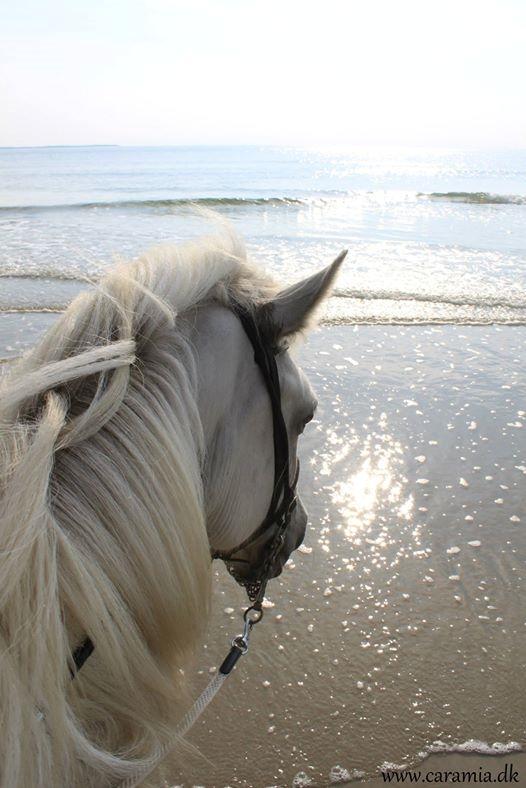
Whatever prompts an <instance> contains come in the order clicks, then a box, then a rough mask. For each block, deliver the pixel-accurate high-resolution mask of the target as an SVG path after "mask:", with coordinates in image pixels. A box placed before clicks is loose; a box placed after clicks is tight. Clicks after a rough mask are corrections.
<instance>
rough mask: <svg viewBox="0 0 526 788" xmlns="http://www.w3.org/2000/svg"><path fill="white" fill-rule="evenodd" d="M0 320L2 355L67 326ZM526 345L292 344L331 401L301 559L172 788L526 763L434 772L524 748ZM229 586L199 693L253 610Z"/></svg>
mask: <svg viewBox="0 0 526 788" xmlns="http://www.w3.org/2000/svg"><path fill="white" fill-rule="evenodd" d="M2 318H3V319H2V326H1V327H2V329H3V331H2V334H1V340H2V341H1V353H0V356H1V357H3V358H5V357H11V356H13V355H16V354H17V353H19V352H20V350H21V349H23V348H24V347H27V346H28V345H30V344H32V343H33V342H34V341H35V338H36V337H37V336H38V335H39V334H40V333H41V331H42V330H43V329H44V328H45V327H46V326H47V325H49V324H50V323H51V322H52V321H53V320H54V319H55V315H53V314H42V313H40V314H34V315H32V314H25V315H23V316H20V315H7V314H6V315H3V316H2ZM525 339H526V329H525V328H520V327H510V326H507V327H505V326H501V327H499V326H487V327H482V326H477V327H469V326H452V325H444V326H413V327H407V326H406V327H404V326H380V325H377V326H348V325H347V326H345V325H344V326H330V327H329V326H326V327H324V328H322V329H320V330H319V331H317V332H316V333H314V334H312V335H311V336H310V337H309V339H308V342H307V343H306V344H305V345H303V346H301V347H299V348H298V349H297V355H298V359H299V361H300V363H301V364H302V366H303V367H304V369H305V370H306V372H307V374H308V375H309V377H310V379H311V380H312V383H313V385H314V387H315V389H316V391H317V394H318V396H319V401H320V407H319V411H318V414H317V419H316V421H315V422H314V423H313V424H312V425H310V426H309V428H308V429H307V431H306V433H305V436H304V439H303V442H302V445H301V458H302V473H301V478H300V487H301V490H302V497H303V499H304V502H305V503H306V505H307V508H308V510H309V513H310V525H309V528H308V531H307V536H306V541H305V546H304V547H303V548H302V549H301V550H300V551H298V552H297V553H295V555H294V557H293V560H292V561H291V562H290V564H289V565H288V566H287V567H286V569H285V571H284V573H283V575H282V577H281V578H280V579H279V580H277V581H274V582H273V583H272V584H271V585H270V586H269V598H268V607H267V608H266V610H265V618H264V621H263V622H262V623H261V624H260V625H259V627H258V628H257V629H256V630H254V632H253V636H252V642H251V651H250V653H249V655H248V656H247V657H246V658H245V659H244V660H242V661H241V663H240V664H239V665H238V667H237V668H236V670H235V671H234V674H233V675H232V677H231V678H230V679H229V681H228V682H227V684H226V685H225V687H224V688H223V689H222V691H221V693H220V694H219V695H218V697H217V698H216V699H215V700H214V701H213V704H212V705H211V706H210V707H209V708H208V709H207V711H206V713H205V715H204V716H203V718H202V719H201V721H200V722H199V723H198V724H197V725H196V726H195V728H194V729H193V731H192V732H191V734H190V735H189V737H188V738H189V741H190V742H191V743H192V744H193V745H195V746H196V747H198V748H199V749H200V750H201V753H202V756H199V755H197V754H194V755H190V756H188V755H186V756H185V757H184V759H183V758H181V759H179V760H177V761H176V764H177V765H175V766H174V768H173V770H172V772H171V775H170V777H171V779H170V783H169V784H177V785H184V786H185V787H187V788H188V787H189V786H206V788H226V786H245V787H246V788H266V787H267V786H280V788H285V786H292V785H293V784H295V785H298V786H299V785H302V784H307V783H306V779H309V780H311V783H310V784H311V785H312V786H326V785H329V784H330V783H331V780H332V781H333V782H334V778H335V777H337V776H338V775H340V777H342V776H350V777H353V778H358V777H359V776H361V777H363V778H364V779H374V778H375V777H377V776H378V770H379V769H380V768H381V767H382V765H383V764H385V763H393V764H398V765H401V764H404V765H407V766H408V767H409V768H413V767H416V768H420V767H419V764H420V763H422V769H423V770H424V769H425V770H431V769H432V768H435V769H440V770H446V769H448V768H453V767H450V765H449V764H450V763H464V762H467V760H468V759H469V758H471V759H472V762H473V763H475V766H476V768H478V766H479V764H480V763H482V762H483V763H486V762H491V766H490V767H489V768H491V769H493V770H494V772H495V770H496V773H498V762H499V761H501V760H504V761H506V760H507V761H512V762H513V763H516V762H517V763H518V762H520V763H521V764H524V757H523V756H521V755H520V753H517V752H516V751H512V752H511V753H508V754H507V755H506V756H499V757H496V756H491V757H490V756H487V755H486V756H482V755H477V754H474V755H470V756H467V755H460V754H455V755H450V754H448V755H431V756H430V757H429V758H426V759H425V760H424V761H423V762H422V759H423V757H424V756H425V755H426V754H427V753H428V752H429V750H430V749H431V750H433V748H434V746H435V745H434V743H435V742H437V741H439V742H441V743H442V745H444V746H447V747H453V746H455V745H458V744H462V743H463V742H466V741H468V740H471V739H474V740H479V741H482V742H486V743H489V744H490V745H492V744H493V743H495V742H499V743H501V744H503V745H506V746H510V748H511V749H512V750H515V749H516V746H523V745H524V744H525V743H526V679H525V662H526V656H525V655H526V615H525V611H526V605H525V602H526V593H525V591H526V588H525V586H526V583H525V557H526V503H525V496H524V489H525V484H526V479H525V476H526V428H525V427H524V425H525V421H526V396H525V395H526V390H525V386H524V380H523V375H524V369H525V366H526V345H525ZM216 574H217V581H216V588H215V597H214V605H213V616H212V620H211V625H210V630H209V637H208V641H207V644H206V649H205V650H204V652H203V653H202V655H201V659H200V664H199V665H198V666H196V669H195V671H194V672H193V674H192V676H191V677H190V678H191V682H192V688H193V692H194V694H195V695H197V693H198V691H200V689H201V688H202V687H203V686H204V685H205V684H206V682H207V681H208V678H209V671H211V670H212V669H213V668H214V667H216V666H217V665H218V664H219V662H220V660H221V659H222V658H223V656H224V654H225V652H226V650H227V648H228V644H229V640H230V638H231V637H232V636H233V635H234V634H237V633H238V632H239V631H240V623H239V622H240V611H241V610H242V609H243V607H244V605H245V600H244V595H243V592H242V591H241V589H239V588H238V587H237V586H235V585H234V583H233V581H232V580H231V578H230V577H229V576H228V575H227V574H226V572H225V571H224V568H223V567H222V566H221V565H219V564H218V565H217V569H216ZM497 749H498V748H497ZM205 756H206V757H205ZM459 759H460V760H459ZM519 759H520V760H519ZM443 763H446V764H447V765H442V764H443ZM180 764H184V766H180ZM435 764H437V765H435ZM335 767H339V769H340V770H338V769H337V770H336V771H335ZM466 768H467V767H466ZM331 770H332V772H331ZM522 772H523V775H526V765H523V766H522ZM331 773H332V778H331ZM523 779H524V777H523ZM294 781H295V782H294ZM371 784H372V785H376V784H378V785H380V784H382V785H383V784H384V782H383V779H382V778H381V777H380V778H379V780H378V779H377V780H376V781H375V782H373V783H371Z"/></svg>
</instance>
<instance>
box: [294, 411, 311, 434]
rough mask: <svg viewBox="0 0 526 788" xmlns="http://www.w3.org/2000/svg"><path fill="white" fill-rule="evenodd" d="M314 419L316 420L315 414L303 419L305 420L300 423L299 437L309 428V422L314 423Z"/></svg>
mask: <svg viewBox="0 0 526 788" xmlns="http://www.w3.org/2000/svg"><path fill="white" fill-rule="evenodd" d="M313 418H314V413H310V414H309V415H308V416H307V417H306V418H304V419H303V420H302V421H301V422H300V423H299V428H298V435H301V433H302V432H303V430H304V429H305V427H306V426H307V424H308V423H309V421H312V420H313Z"/></svg>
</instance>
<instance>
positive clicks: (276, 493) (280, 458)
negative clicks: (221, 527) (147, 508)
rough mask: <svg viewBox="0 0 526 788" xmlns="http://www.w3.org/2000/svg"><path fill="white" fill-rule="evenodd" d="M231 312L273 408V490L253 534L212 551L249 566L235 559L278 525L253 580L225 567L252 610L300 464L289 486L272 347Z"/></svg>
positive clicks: (292, 502) (241, 314)
mask: <svg viewBox="0 0 526 788" xmlns="http://www.w3.org/2000/svg"><path fill="white" fill-rule="evenodd" d="M232 311H233V312H234V314H235V315H237V317H238V318H239V320H240V321H241V325H242V326H243V328H244V330H245V334H246V335H247V337H248V339H249V341H250V343H251V345H252V347H253V348H254V361H255V362H256V364H257V365H258V367H259V368H260V370H261V374H262V376H263V380H264V382H265V386H266V388H267V391H268V395H269V397H270V404H271V407H272V423H273V438H274V488H273V491H272V498H271V500H270V504H269V508H268V511H267V514H266V516H265V519H264V520H263V522H262V523H261V524H260V525H259V526H258V527H257V528H256V530H255V531H254V532H253V533H252V534H250V536H248V537H247V538H246V539H244V540H243V541H242V542H241V544H239V545H238V546H237V547H234V548H233V549H232V550H229V551H219V550H216V551H213V552H212V559H214V558H221V559H222V560H223V561H227V562H228V563H229V564H232V563H245V564H246V563H248V562H247V561H246V560H245V559H242V558H234V556H235V555H236V553H239V552H240V551H241V550H243V549H244V548H246V547H248V546H249V545H251V544H253V543H254V542H255V541H257V539H259V538H260V537H261V536H262V535H263V534H264V533H265V532H266V531H268V530H269V528H271V526H273V525H277V529H276V533H275V534H274V537H273V539H272V540H271V541H270V542H269V544H268V545H267V547H266V549H265V552H264V556H263V560H262V561H261V564H260V567H259V571H258V573H257V576H256V578H255V579H254V580H250V581H244V580H243V579H241V578H240V577H238V576H237V574H236V570H235V567H232V566H227V568H228V571H229V572H230V574H231V575H232V577H233V578H234V579H235V580H236V581H237V582H238V583H240V585H243V586H245V588H246V591H247V594H248V598H249V599H250V601H251V602H252V603H253V604H254V606H257V605H261V602H262V601H263V596H264V593H265V588H266V585H267V582H268V580H269V574H270V571H271V568H272V564H273V562H274V560H275V559H276V557H277V555H278V553H279V552H280V550H281V548H282V546H283V542H284V540H285V531H286V529H287V527H288V525H289V523H290V520H291V517H292V513H293V511H294V509H295V507H296V484H297V481H298V474H299V462H297V463H296V471H295V474H294V478H293V479H292V482H291V480H290V454H289V439H288V434H287V427H286V425H285V420H284V418H283V411H282V410H281V387H280V382H279V374H278V367H277V364H276V351H275V348H274V347H273V343H271V342H269V341H265V338H264V336H263V335H262V333H261V330H260V328H259V326H258V323H257V322H256V319H255V317H254V315H253V313H252V312H251V311H249V310H248V309H246V308H245V307H243V306H241V305H240V304H237V303H234V304H232Z"/></svg>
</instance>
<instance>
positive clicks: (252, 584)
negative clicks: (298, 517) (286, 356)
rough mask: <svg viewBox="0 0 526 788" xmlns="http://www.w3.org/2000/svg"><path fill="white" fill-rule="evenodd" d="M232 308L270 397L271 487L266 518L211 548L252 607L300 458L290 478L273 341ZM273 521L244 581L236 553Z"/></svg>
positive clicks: (286, 517) (280, 532)
mask: <svg viewBox="0 0 526 788" xmlns="http://www.w3.org/2000/svg"><path fill="white" fill-rule="evenodd" d="M232 311H233V312H234V314H235V315H237V316H238V318H239V320H240V321H241V325H242V326H243V328H244V329H245V333H246V335H247V337H248V339H249V340H250V342H251V344H252V347H253V348H254V361H255V362H256V364H257V365H258V367H259V368H260V370H261V374H262V375H263V380H264V382H265V386H266V388H267V391H268V394H269V397H270V404H271V406H272V422H273V434H274V489H273V491H272V498H271V500H270V504H269V508H268V511H267V514H266V516H265V519H264V520H263V522H262V523H261V524H260V525H259V526H258V528H256V530H255V531H254V532H253V533H252V534H251V535H250V536H248V537H247V538H246V539H244V540H243V542H241V544H239V545H238V546H237V547H234V548H233V549H232V550H229V551H228V552H221V551H219V550H216V551H214V552H212V559H214V558H221V559H222V560H223V561H227V568H228V571H229V572H230V574H231V575H232V577H233V578H234V579H235V580H236V581H237V582H238V583H239V584H240V585H243V586H244V587H245V588H246V591H247V594H248V598H249V599H250V601H251V602H252V603H253V607H254V608H255V609H256V610H261V603H262V601H263V596H264V594H265V588H266V585H267V582H268V580H269V574H270V571H271V569H272V564H273V563H274V561H275V559H276V557H277V555H278V554H279V552H280V550H281V548H282V546H283V542H284V540H285V531H286V530H287V526H288V525H289V523H290V520H291V517H292V513H293V511H294V509H295V507H296V484H297V481H298V474H299V462H297V463H296V472H295V474H294V478H293V479H292V482H291V480H290V455H289V439H288V435H287V427H286V425H285V420H284V418H283V412H282V410H281V388H280V383H279V374H278V367H277V364H276V348H275V347H274V343H273V342H272V341H271V340H270V339H269V338H265V337H264V335H263V334H262V332H261V330H260V328H259V326H258V323H257V322H256V319H255V317H254V314H253V313H252V312H251V311H250V310H248V309H246V308H245V307H243V306H241V305H240V304H237V303H233V304H232ZM273 525H275V526H277V528H276V532H275V534H274V537H273V538H272V539H271V540H270V541H269V542H268V544H267V547H266V548H265V550H264V553H263V558H262V560H261V563H260V566H259V568H258V570H257V576H256V577H255V578H253V579H251V580H250V581H244V580H243V579H242V578H240V577H238V576H236V569H235V564H240V563H245V564H246V563H248V562H247V561H246V560H244V559H242V558H235V555H236V554H237V553H239V552H240V551H241V550H243V549H244V548H245V547H248V546H249V545H251V544H253V543H254V542H255V541H256V540H257V539H259V538H260V537H261V536H262V535H263V534H264V533H266V532H267V531H268V530H269V529H270V528H271V527H272V526H273ZM94 649H95V646H94V644H93V641H92V640H91V638H89V637H88V638H86V639H85V640H83V641H82V643H81V644H80V646H78V647H77V648H76V649H75V651H74V652H73V654H72V664H71V665H70V668H69V671H70V675H71V678H74V677H75V675H76V674H77V673H78V671H79V670H80V669H81V667H82V666H83V665H84V663H85V662H86V660H87V659H88V658H89V656H90V655H91V654H92V653H93V651H94Z"/></svg>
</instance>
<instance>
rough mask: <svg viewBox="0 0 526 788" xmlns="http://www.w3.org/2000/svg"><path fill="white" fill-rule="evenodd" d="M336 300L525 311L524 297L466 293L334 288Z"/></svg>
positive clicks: (333, 293)
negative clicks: (398, 302)
mask: <svg viewBox="0 0 526 788" xmlns="http://www.w3.org/2000/svg"><path fill="white" fill-rule="evenodd" d="M332 295H333V297H336V298H354V299H357V300H362V301H421V302H425V303H430V304H446V305H449V306H477V307H503V308H505V309H526V294H525V297H522V296H520V295H518V296H517V297H516V298H502V297H501V296H493V295H491V294H489V293H484V294H482V293H481V294H478V295H468V294H466V293H459V294H458V295H457V294H454V293H451V294H450V293H418V292H409V291H403V290H366V289H359V288H358V289H353V288H336V289H335V290H333V292H332Z"/></svg>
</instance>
